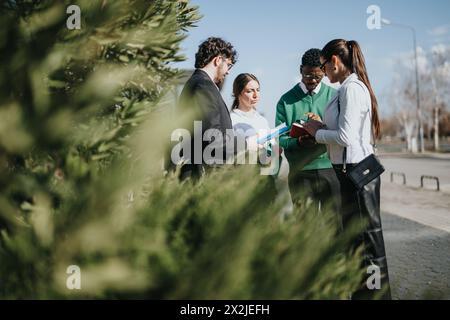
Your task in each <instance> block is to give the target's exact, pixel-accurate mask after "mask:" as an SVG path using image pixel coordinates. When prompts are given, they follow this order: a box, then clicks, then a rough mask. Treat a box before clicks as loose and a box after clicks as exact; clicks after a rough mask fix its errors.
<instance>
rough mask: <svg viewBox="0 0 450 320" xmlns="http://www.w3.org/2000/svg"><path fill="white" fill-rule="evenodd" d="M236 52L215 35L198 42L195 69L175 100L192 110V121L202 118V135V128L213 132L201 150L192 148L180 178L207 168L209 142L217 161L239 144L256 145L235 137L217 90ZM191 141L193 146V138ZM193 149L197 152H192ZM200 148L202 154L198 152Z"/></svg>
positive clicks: (239, 145) (224, 105) (181, 108)
mask: <svg viewBox="0 0 450 320" xmlns="http://www.w3.org/2000/svg"><path fill="white" fill-rule="evenodd" d="M236 55H237V54H236V51H235V50H234V48H233V46H232V45H231V44H230V43H229V42H226V41H224V40H222V39H220V38H214V37H210V38H208V39H206V40H205V41H204V42H203V43H202V44H201V45H200V46H199V49H198V52H197V54H196V55H195V68H196V70H195V71H194V73H193V74H192V76H191V77H190V79H189V80H188V81H187V82H186V84H185V86H184V88H183V91H182V92H181V95H180V98H179V103H178V104H179V108H180V110H185V111H190V112H193V114H194V119H193V120H194V121H201V125H202V128H201V135H202V137H203V138H204V137H205V132H206V135H208V132H209V133H210V132H213V134H212V136H213V138H212V139H210V140H209V139H206V140H207V141H203V143H202V146H201V150H200V148H197V149H196V148H195V147H193V148H191V150H192V152H191V156H190V157H189V158H190V159H186V160H187V163H186V164H184V165H183V166H182V168H181V176H180V178H181V179H185V178H188V177H193V178H198V177H199V176H201V175H202V173H203V172H204V171H205V169H207V168H208V167H207V166H206V165H205V159H203V151H204V150H205V148H207V147H208V146H209V148H210V149H211V146H212V145H213V144H214V145H215V146H214V151H215V154H214V158H216V159H217V158H219V159H220V160H221V161H219V162H220V163H219V165H220V164H223V163H225V162H226V161H227V159H228V158H229V157H230V156H232V155H234V154H236V153H237V152H239V151H241V150H239V149H240V148H241V149H242V147H243V148H244V149H245V148H246V146H247V145H248V148H249V149H254V148H255V147H256V148H257V146H256V142H255V141H256V140H252V141H250V140H251V139H250V140H248V141H245V140H242V141H244V145H242V143H239V142H238V141H237V139H238V136H236V135H235V133H234V131H233V126H232V123H231V118H230V113H229V110H228V108H227V105H226V104H225V101H224V100H223V98H222V95H221V94H220V89H221V87H222V86H223V83H224V80H225V77H226V76H227V75H228V72H229V71H230V69H231V67H232V66H233V64H234V63H235V62H236ZM190 129H191V132H193V131H194V130H192V127H191V128H190ZM214 130H215V131H214ZM214 132H215V133H216V134H214ZM195 134H196V133H195V132H194V135H195ZM194 139H195V138H194ZM197 139H198V137H197ZM200 139H202V138H200ZM202 140H205V139H202ZM202 140H200V141H202ZM191 145H192V146H194V142H193V141H192V143H191ZM230 148H231V150H230ZM196 152H197V155H194V154H195V153H196ZM200 152H201V155H199V154H198V153H200ZM217 153H218V154H217ZM199 159H200V161H199ZM208 164H210V163H208ZM216 164H217V163H216Z"/></svg>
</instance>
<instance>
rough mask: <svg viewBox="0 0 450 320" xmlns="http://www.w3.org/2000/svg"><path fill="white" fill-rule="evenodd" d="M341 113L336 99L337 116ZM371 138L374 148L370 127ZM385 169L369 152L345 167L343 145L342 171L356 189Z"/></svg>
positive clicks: (379, 174)
mask: <svg viewBox="0 0 450 320" xmlns="http://www.w3.org/2000/svg"><path fill="white" fill-rule="evenodd" d="M340 113H341V104H340V101H339V99H338V116H339V114H340ZM371 132H372V139H373V141H374V144H373V147H374V150H376V144H375V136H374V134H373V129H372V128H371ZM384 171H385V169H384V167H383V165H382V164H381V163H380V160H379V159H378V158H377V157H376V156H375V154H373V153H372V154H371V155H369V156H367V157H365V158H364V159H363V160H361V161H360V162H359V163H358V164H356V165H354V166H352V167H351V168H350V167H349V168H347V147H344V154H343V161H342V173H344V174H345V175H346V176H347V177H348V179H349V180H350V181H351V182H352V183H353V184H354V185H355V187H356V189H358V190H360V189H362V188H364V186H365V185H367V184H368V183H369V182H371V181H372V180H374V179H376V178H377V177H379V176H381V174H382V173H383V172H384Z"/></svg>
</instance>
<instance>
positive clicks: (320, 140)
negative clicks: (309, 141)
mask: <svg viewBox="0 0 450 320" xmlns="http://www.w3.org/2000/svg"><path fill="white" fill-rule="evenodd" d="M324 135H325V130H324V129H320V130H317V131H316V137H315V138H316V142H318V143H323V144H324V143H325V140H324Z"/></svg>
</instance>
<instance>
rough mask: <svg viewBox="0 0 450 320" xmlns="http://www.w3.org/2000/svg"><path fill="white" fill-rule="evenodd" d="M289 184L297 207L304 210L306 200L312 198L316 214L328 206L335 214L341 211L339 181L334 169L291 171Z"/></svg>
mask: <svg viewBox="0 0 450 320" xmlns="http://www.w3.org/2000/svg"><path fill="white" fill-rule="evenodd" d="M288 183H289V191H290V192H291V198H292V202H293V204H294V206H295V207H297V208H302V207H303V206H304V205H305V200H306V199H308V198H310V199H311V200H312V201H313V202H312V205H313V206H314V207H315V211H316V212H319V211H320V209H321V208H324V207H326V206H328V207H330V208H331V210H333V211H334V212H338V211H339V208H340V205H341V203H340V191H339V181H338V179H337V177H336V173H335V172H334V170H333V169H331V168H330V169H317V170H304V171H291V172H289V177H288Z"/></svg>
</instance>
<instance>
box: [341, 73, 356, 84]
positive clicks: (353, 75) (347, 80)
mask: <svg viewBox="0 0 450 320" xmlns="http://www.w3.org/2000/svg"><path fill="white" fill-rule="evenodd" d="M357 79H358V75H357V74H356V73H352V74H351V75H349V76H348V77H347V78H346V79H345V80H344V82H342V84H341V87H342V86H344V85H346V84H347V83H348V82H350V81H352V80H357Z"/></svg>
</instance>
